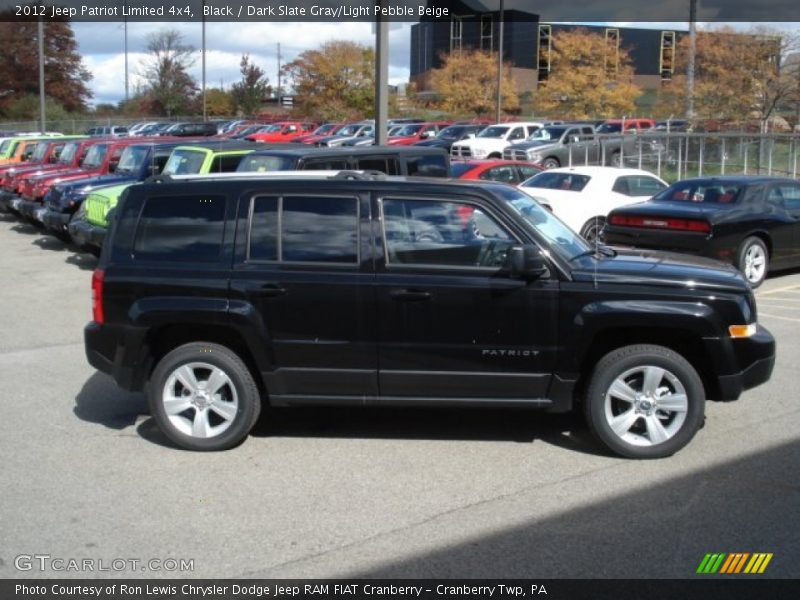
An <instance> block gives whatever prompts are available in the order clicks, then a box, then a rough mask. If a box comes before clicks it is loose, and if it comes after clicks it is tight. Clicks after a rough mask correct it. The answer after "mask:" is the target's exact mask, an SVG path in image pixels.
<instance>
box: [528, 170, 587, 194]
mask: <svg viewBox="0 0 800 600" xmlns="http://www.w3.org/2000/svg"><path fill="white" fill-rule="evenodd" d="M590 179H591V177H589V176H587V175H578V174H577V173H553V172H552V171H545V172H543V173H539V174H538V175H535V176H533V177H531V178H530V179H529V180H528V181H525V182H523V184H522V187H525V188H541V189H545V190H562V191H565V192H580V191H582V190H583V188H585V187H586V184H587V183H589V180H590Z"/></svg>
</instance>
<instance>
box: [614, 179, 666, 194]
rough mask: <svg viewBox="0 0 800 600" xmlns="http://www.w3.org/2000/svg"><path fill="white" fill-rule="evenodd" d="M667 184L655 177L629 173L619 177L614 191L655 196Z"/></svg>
mask: <svg viewBox="0 0 800 600" xmlns="http://www.w3.org/2000/svg"><path fill="white" fill-rule="evenodd" d="M666 187H667V186H666V185H664V184H663V183H661V182H660V181H659V180H658V179H655V178H653V177H646V176H644V175H627V176H624V177H617V180H616V181H615V182H614V187H613V188H612V191H614V192H617V193H618V194H624V195H626V196H648V197H649V196H654V195H656V194H657V193H658V192H660V191H661V190H663V189H664V188H666Z"/></svg>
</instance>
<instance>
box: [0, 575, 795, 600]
mask: <svg viewBox="0 0 800 600" xmlns="http://www.w3.org/2000/svg"><path fill="white" fill-rule="evenodd" d="M0 598H2V600H9V599H11V598H14V599H26V600H86V599H96V600H123V599H127V600H130V599H136V600H138V599H140V598H146V599H151V600H263V599H264V598H296V599H302V600H306V599H307V600H323V599H325V600H370V599H373V600H374V599H376V598H396V599H398V600H401V599H402V600H406V599H409V600H410V599H415V598H419V599H423V600H434V599H436V600H465V599H477V598H480V599H482V600H483V599H485V598H492V599H496V598H499V599H502V600H507V599H509V598H547V599H558V600H561V599H564V600H573V599H583V598H586V599H591V600H604V599H606V598H608V599H609V600H611V599H614V600H640V599H642V598H647V599H648V600H661V599H663V600H675V599H680V600H694V599H697V600H714V599H717V598H721V599H722V598H724V599H725V600H734V599H735V600H750V599H752V600H762V599H764V598H770V600H779V599H782V598H800V580H796V579H756V578H752V576H750V577H747V578H745V577H741V578H739V577H736V576H732V577H718V576H698V577H697V579H650V580H635V579H628V580H623V579H540V580H536V579H516V580H503V579H496V580H490V579H481V580H470V579H463V580H458V579H441V580H435V579H409V580H401V579H387V580H364V579H353V580H344V579H337V580H312V579H305V580H304V579H294V580H293V579H285V580H279V579H261V580H257V579H242V580H234V579H218V580H186V579H173V580H169V579H163V580H158V579H153V580H134V579H129V580H102V579H101V580H97V579H60V580H59V579H29V580H8V579H6V580H2V581H0Z"/></svg>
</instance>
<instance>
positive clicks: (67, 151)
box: [58, 144, 79, 165]
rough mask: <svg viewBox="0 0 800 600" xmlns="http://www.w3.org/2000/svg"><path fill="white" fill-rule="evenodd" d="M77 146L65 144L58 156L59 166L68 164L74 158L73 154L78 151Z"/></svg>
mask: <svg viewBox="0 0 800 600" xmlns="http://www.w3.org/2000/svg"><path fill="white" fill-rule="evenodd" d="M78 145H79V144H66V145H65V146H64V149H63V150H62V151H61V154H59V155H58V162H59V163H61V164H65V165H66V164H69V163H71V162H72V159H73V158H75V153H76V152H77V151H78Z"/></svg>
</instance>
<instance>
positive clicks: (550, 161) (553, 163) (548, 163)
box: [542, 156, 561, 169]
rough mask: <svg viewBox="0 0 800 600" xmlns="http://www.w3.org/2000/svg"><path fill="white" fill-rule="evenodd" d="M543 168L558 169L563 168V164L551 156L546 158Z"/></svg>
mask: <svg viewBox="0 0 800 600" xmlns="http://www.w3.org/2000/svg"><path fill="white" fill-rule="evenodd" d="M542 166H543V167H544V168H545V169H557V168H558V167H560V166H561V163H560V162H558V159H557V158H553V157H552V156H549V157H547V158H545V159H544V160H543V161H542Z"/></svg>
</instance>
